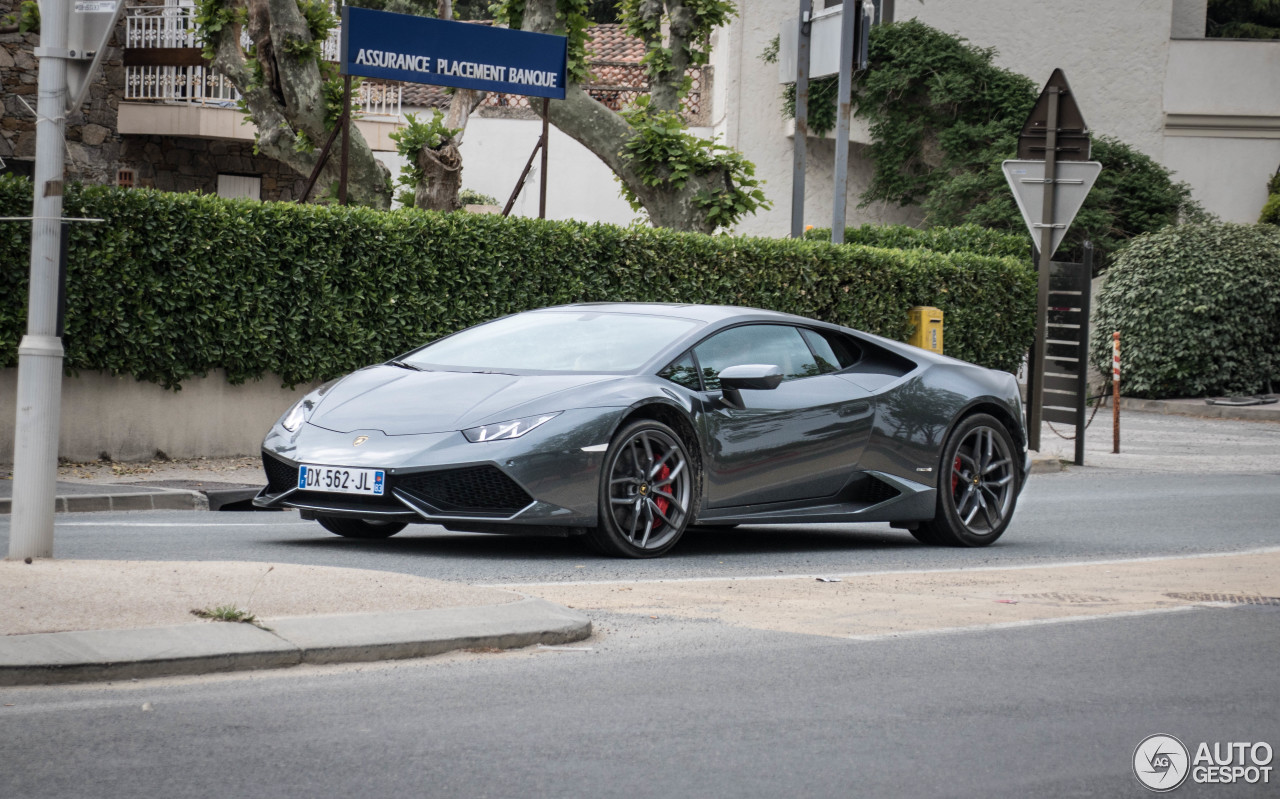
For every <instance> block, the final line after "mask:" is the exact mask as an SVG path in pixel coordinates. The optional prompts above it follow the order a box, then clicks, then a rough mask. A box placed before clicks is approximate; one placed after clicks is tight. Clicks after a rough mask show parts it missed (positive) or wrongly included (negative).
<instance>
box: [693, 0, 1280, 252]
mask: <svg viewBox="0 0 1280 799" xmlns="http://www.w3.org/2000/svg"><path fill="white" fill-rule="evenodd" d="M796 5H797V4H796V3H795V2H793V0H784V1H783V2H766V0H744V2H741V3H739V11H740V13H739V16H738V18H737V19H735V20H734V22H733V23H732V24H731V25H729V26H727V27H726V28H725V29H724V30H722V31H721V32H720V34H719V38H718V48H717V49H718V50H719V49H721V48H725V49H727V50H728V52H727V53H720V52H717V54H716V63H717V64H723V65H724V68H723V69H721V68H717V71H716V79H717V82H722V83H723V91H724V101H723V102H724V108H722V109H721V108H719V107H717V108H716V114H717V116H716V122H717V125H718V129H721V130H723V131H724V133H725V137H726V140H727V142H728V143H729V144H730V145H732V146H734V147H737V148H738V149H739V150H741V151H742V152H743V153H744V154H745V155H746V156H747V157H748V158H749V159H751V160H752V161H754V162H755V164H756V167H757V174H758V176H759V177H761V178H763V179H764V180H765V182H766V185H765V191H766V194H767V195H768V196H769V198H770V199H771V200H773V202H774V208H773V209H772V210H771V211H767V212H762V213H761V214H758V215H757V216H755V217H750V218H748V219H746V220H744V221H743V222H742V223H740V224H739V225H738V228H737V232H739V233H746V234H753V235H768V236H785V235H787V233H788V231H789V229H790V218H791V207H790V206H791V199H790V197H791V175H792V139H791V138H790V132H791V126H790V125H789V124H787V123H786V122H784V121H783V120H782V111H781V105H782V102H781V87H780V85H779V83H778V70H777V66H776V65H773V64H765V63H763V62H762V61H760V59H759V55H760V53H761V52H762V51H763V50H764V49H765V47H766V46H767V45H768V44H769V42H770V40H772V39H773V37H774V36H776V35H778V32H779V30H780V29H781V26H782V24H783V22H784V20H789V19H791V18H792V17H793V16H794V15H795V13H796ZM815 5H819V6H820V5H821V4H819V3H815ZM1204 5H1205V0H1125V2H1116V0H1076V2H1072V3H1050V2H1046V0H1034V1H1029V0H968V1H967V2H965V1H964V0H925V1H924V2H913V1H912V0H899V2H897V3H896V10H895V13H896V19H897V20H904V19H908V18H913V17H914V18H918V19H919V20H920V21H921V22H924V23H925V24H928V25H930V26H932V27H935V28H938V29H939V30H942V31H946V32H948V33H954V34H957V35H959V36H962V37H964V38H966V39H968V40H969V41H970V42H971V43H972V44H974V45H977V46H979V47H994V48H995V49H996V50H997V55H996V59H995V61H996V63H997V64H998V65H1000V66H1002V67H1005V68H1007V69H1011V70H1013V71H1016V72H1019V73H1021V74H1023V75H1026V76H1028V77H1030V78H1031V79H1032V80H1033V81H1035V82H1036V83H1037V84H1043V83H1044V81H1046V80H1047V79H1048V77H1049V75H1050V74H1051V73H1052V71H1053V70H1054V68H1057V67H1060V68H1062V69H1063V70H1064V72H1065V73H1066V76H1067V80H1068V81H1069V82H1070V84H1071V88H1072V89H1073V90H1074V92H1075V93H1076V98H1077V100H1078V101H1079V104H1080V107H1081V110H1082V111H1083V113H1084V117H1085V120H1086V122H1087V123H1088V124H1089V126H1090V128H1091V129H1092V130H1093V131H1094V132H1095V133H1096V134H1106V135H1109V136H1114V137H1116V138H1119V139H1120V140H1122V141H1124V142H1126V143H1128V144H1130V145H1131V146H1133V147H1136V148H1137V149H1138V150H1140V151H1141V152H1143V153H1146V154H1147V155H1149V156H1151V157H1152V158H1154V159H1156V160H1157V161H1159V162H1161V163H1162V164H1164V165H1165V166H1166V167H1169V168H1170V169H1172V170H1174V172H1175V175H1174V178H1175V179H1176V180H1183V181H1186V182H1188V183H1189V184H1190V185H1191V186H1192V190H1193V195H1194V196H1195V198H1196V199H1197V200H1198V201H1200V202H1201V203H1202V204H1203V205H1205V207H1206V208H1207V209H1208V210H1210V211H1212V212H1214V213H1216V214H1218V215H1220V216H1221V217H1223V218H1224V219H1226V220H1229V221H1240V222H1252V221H1255V220H1256V219H1257V216H1258V212H1259V210H1260V208H1261V205H1262V201H1263V200H1265V187H1264V185H1263V184H1264V182H1265V177H1266V175H1267V174H1268V173H1270V172H1273V171H1274V170H1275V168H1276V166H1277V164H1278V163H1280V85H1277V84H1278V83H1280V43H1275V42H1236V41H1204V40H1203V38H1202V37H1203V32H1204ZM1197 38H1200V40H1199V41H1195V39H1197ZM1184 39H1188V40H1190V41H1183V40H1184ZM1223 115H1230V116H1236V117H1240V116H1248V117H1250V119H1248V120H1244V121H1240V120H1238V119H1237V120H1235V121H1234V122H1232V121H1230V120H1227V121H1226V123H1225V126H1224V120H1223V118H1222V117H1223ZM1208 117H1217V118H1216V119H1212V120H1209V119H1207V118H1208ZM1193 118H1199V122H1198V123H1197V124H1199V125H1200V127H1199V128H1197V127H1196V125H1191V127H1189V128H1188V127H1179V125H1181V124H1182V123H1187V122H1196V120H1195V119H1193ZM1206 127H1207V128H1211V129H1212V132H1210V131H1209V130H1207V129H1206ZM856 138H858V135H857V127H856V125H855V139H856ZM808 149H809V168H808V170H807V173H806V199H805V209H806V214H805V222H806V223H807V224H813V225H818V226H822V227H826V226H829V225H830V224H831V218H830V214H831V207H832V206H831V194H832V181H831V173H832V168H833V161H834V152H833V142H832V141H831V139H830V138H828V139H827V140H816V139H812V138H811V139H810V140H809V148H808ZM863 152H864V146H863V145H862V144H859V143H856V142H855V143H854V144H852V145H851V149H850V161H849V169H850V172H849V196H848V211H847V214H846V219H847V222H848V224H862V223H865V222H871V223H885V222H897V221H902V222H908V223H915V222H918V221H919V215H918V212H916V211H914V210H913V209H902V208H898V207H896V206H892V205H886V204H876V205H873V206H871V207H868V208H859V207H858V200H859V197H860V195H861V193H862V192H863V191H864V190H865V189H866V187H867V185H868V183H869V180H870V176H871V166H870V164H869V163H868V162H867V161H866V159H865V157H864V155H863Z"/></svg>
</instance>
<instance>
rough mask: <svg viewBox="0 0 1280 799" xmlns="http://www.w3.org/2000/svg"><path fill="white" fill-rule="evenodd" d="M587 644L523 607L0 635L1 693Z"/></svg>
mask: <svg viewBox="0 0 1280 799" xmlns="http://www.w3.org/2000/svg"><path fill="white" fill-rule="evenodd" d="M589 635H591V620H590V619H588V618H587V617H586V616H584V615H582V614H581V613H578V612H576V611H573V610H570V609H569V608H566V607H563V606H561V605H557V604H555V603H552V602H547V601H546V600H543V599H536V598H528V599H522V600H518V601H516V602H511V603H507V604H503V605H491V606H487V607H472V608H436V609H432V610H416V611H403V612H398V613H360V614H350V615H341V616H309V617H294V618H287V619H278V620H274V621H272V622H271V627H270V628H269V629H264V628H261V627H255V626H253V625H249V624H229V623H220V622H209V623H205V624H184V625H179V626H176V627H154V628H148V629H134V630H89V631H83V632H64V633H40V634H35V635H11V636H0V686H18V685H49V684H58V683H71V682H98V681H104V680H126V679H134V678H145V677H170V676H178V675H192V674H212V673H218V672H228V671H245V670H253V669H271V668H283V667H287V666H296V665H299V664H302V663H310V664H330V663H353V662H368V661H374V660H397V659H403V658H414V657H426V656H428V655H439V654H443V653H445V652H450V651H454V650H458V649H466V648H470V647H493V648H499V649H516V648H520V647H526V646H533V645H534V644H549V645H550V644H563V643H568V642H571V641H580V640H582V639H583V638H586V637H587V636H589Z"/></svg>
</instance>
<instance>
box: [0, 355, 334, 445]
mask: <svg viewBox="0 0 1280 799" xmlns="http://www.w3.org/2000/svg"><path fill="white" fill-rule="evenodd" d="M310 388H311V387H310V386H299V387H298V388H297V389H295V390H289V389H285V388H281V386H280V379H279V378H277V377H275V376H274V375H268V376H267V377H264V378H263V379H262V380H259V381H256V382H251V383H246V384H244V385H239V386H233V385H231V384H229V383H228V382H227V381H226V378H225V376H224V375H223V374H222V373H220V372H218V373H213V374H210V375H209V377H206V378H192V379H191V380H188V381H186V382H184V383H183V384H182V390H181V391H177V392H174V391H166V390H164V389H163V388H161V387H160V386H158V385H156V384H154V383H140V382H138V381H137V380H134V379H133V378H132V377H113V376H111V375H108V374H103V373H99V372H82V373H81V374H80V375H79V376H78V377H64V378H63V380H62V426H61V433H60V436H59V444H58V455H59V457H62V458H67V459H69V460H73V461H90V460H95V459H97V458H98V457H99V456H100V455H102V454H103V453H105V454H107V455H110V456H111V458H112V459H113V460H118V461H131V460H148V459H150V458H152V457H154V456H155V454H156V451H157V450H159V451H161V452H163V453H164V454H165V455H166V456H168V457H170V458H198V457H202V456H203V457H211V458H212V457H229V456H233V455H254V454H257V452H258V449H259V445H260V444H261V443H262V437H263V436H264V435H266V432H267V429H268V428H269V427H270V426H271V425H272V423H273V422H275V420H276V419H278V418H280V415H281V414H282V413H284V412H285V411H286V410H288V408H289V406H290V405H291V404H293V403H294V402H295V401H296V400H297V399H298V398H300V397H301V396H302V395H303V394H305V393H306V392H307V391H308V390H310ZM17 391H18V370H17V369H0V463H6V464H9V463H13V439H14V421H15V419H16V417H17V407H16V402H17Z"/></svg>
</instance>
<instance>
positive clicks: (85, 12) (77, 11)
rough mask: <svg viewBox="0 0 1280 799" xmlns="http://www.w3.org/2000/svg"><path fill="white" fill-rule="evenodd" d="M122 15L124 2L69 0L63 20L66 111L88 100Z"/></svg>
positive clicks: (115, 0)
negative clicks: (90, 88)
mask: <svg viewBox="0 0 1280 799" xmlns="http://www.w3.org/2000/svg"><path fill="white" fill-rule="evenodd" d="M122 13H124V0H71V8H70V12H69V14H68V17H67V111H71V112H74V111H75V110H76V109H77V108H79V107H80V105H81V104H82V103H84V101H85V98H86V97H88V96H89V84H90V83H91V82H92V81H93V76H94V75H96V74H97V73H98V67H100V66H101V65H102V57H103V55H104V54H105V53H106V50H107V42H108V41H109V40H110V39H111V32H112V31H113V30H115V27H116V22H117V21H118V20H119V19H120V15H121V14H122Z"/></svg>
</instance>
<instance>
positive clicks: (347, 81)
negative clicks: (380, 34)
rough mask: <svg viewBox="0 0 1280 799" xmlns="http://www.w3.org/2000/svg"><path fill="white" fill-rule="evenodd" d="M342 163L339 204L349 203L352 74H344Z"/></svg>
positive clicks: (340, 123)
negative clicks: (348, 158) (348, 175)
mask: <svg viewBox="0 0 1280 799" xmlns="http://www.w3.org/2000/svg"><path fill="white" fill-rule="evenodd" d="M338 124H339V125H341V126H342V163H341V165H340V171H339V175H338V204H339V205H346V204H347V156H348V153H349V152H350V151H351V76H350V75H343V76H342V119H340V120H338Z"/></svg>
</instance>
